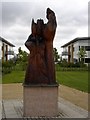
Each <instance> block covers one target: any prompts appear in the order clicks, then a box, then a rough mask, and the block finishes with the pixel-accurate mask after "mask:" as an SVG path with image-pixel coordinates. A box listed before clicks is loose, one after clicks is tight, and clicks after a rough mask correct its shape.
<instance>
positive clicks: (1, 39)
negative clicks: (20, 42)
mask: <svg viewBox="0 0 90 120" xmlns="http://www.w3.org/2000/svg"><path fill="white" fill-rule="evenodd" d="M0 41H2V42H4V43H6V44H8V45H10V46H11V47H15V45H13V44H12V43H10V42H8V41H7V40H5V39H4V38H2V37H0Z"/></svg>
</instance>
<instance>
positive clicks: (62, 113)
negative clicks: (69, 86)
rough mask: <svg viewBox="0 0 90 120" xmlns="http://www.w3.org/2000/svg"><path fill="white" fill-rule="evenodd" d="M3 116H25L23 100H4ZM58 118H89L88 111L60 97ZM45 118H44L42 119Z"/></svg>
mask: <svg viewBox="0 0 90 120" xmlns="http://www.w3.org/2000/svg"><path fill="white" fill-rule="evenodd" d="M2 110H3V112H2V113H3V114H2V118H23V101H22V100H20V99H16V100H15V99H10V100H3V102H2ZM58 111H59V113H58V116H57V118H87V117H88V112H87V111H86V110H84V109H82V108H80V107H77V106H76V105H74V104H72V103H70V102H69V101H66V100H64V99H63V98H59V100H58ZM41 120H43V119H41Z"/></svg>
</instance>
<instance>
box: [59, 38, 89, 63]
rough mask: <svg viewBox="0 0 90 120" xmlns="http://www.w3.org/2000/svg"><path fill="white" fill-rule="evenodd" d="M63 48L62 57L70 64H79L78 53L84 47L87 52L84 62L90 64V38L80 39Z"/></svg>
mask: <svg viewBox="0 0 90 120" xmlns="http://www.w3.org/2000/svg"><path fill="white" fill-rule="evenodd" d="M61 47H62V48H63V52H62V57H63V58H64V59H66V60H67V61H68V62H73V63H75V62H79V61H80V58H79V56H78V52H79V51H80V48H81V47H83V48H84V50H85V51H86V57H85V60H84V62H85V63H90V37H78V38H75V39H73V40H71V41H70V42H68V43H66V44H64V45H63V46H61Z"/></svg>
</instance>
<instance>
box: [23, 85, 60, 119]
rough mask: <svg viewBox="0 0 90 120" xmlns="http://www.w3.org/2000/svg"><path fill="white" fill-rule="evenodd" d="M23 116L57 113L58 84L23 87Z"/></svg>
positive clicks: (53, 114) (52, 115) (49, 115)
mask: <svg viewBox="0 0 90 120" xmlns="http://www.w3.org/2000/svg"><path fill="white" fill-rule="evenodd" d="M23 94H24V99H23V102H24V116H25V117H38V116H39V117H40V116H45V117H54V116H57V115H58V85H46V86H45V85H43V86H40V85H39V86H36V85H35V86H34V85H33V86H31V85H29V86H26V85H24V87H23Z"/></svg>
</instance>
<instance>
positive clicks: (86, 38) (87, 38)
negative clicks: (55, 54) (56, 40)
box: [61, 37, 90, 47]
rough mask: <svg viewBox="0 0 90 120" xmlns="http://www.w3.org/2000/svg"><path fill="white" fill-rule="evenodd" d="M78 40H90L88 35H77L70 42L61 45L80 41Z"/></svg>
mask: <svg viewBox="0 0 90 120" xmlns="http://www.w3.org/2000/svg"><path fill="white" fill-rule="evenodd" d="M80 40H90V37H77V38H75V39H73V40H71V41H70V42H68V43H66V44H64V45H63V46H61V47H66V46H68V45H70V44H71V43H74V42H77V41H80Z"/></svg>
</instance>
